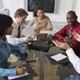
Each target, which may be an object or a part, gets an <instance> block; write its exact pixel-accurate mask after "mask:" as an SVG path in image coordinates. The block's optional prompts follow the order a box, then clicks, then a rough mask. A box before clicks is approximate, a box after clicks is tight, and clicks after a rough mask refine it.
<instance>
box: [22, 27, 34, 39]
mask: <svg viewBox="0 0 80 80" xmlns="http://www.w3.org/2000/svg"><path fill="white" fill-rule="evenodd" d="M21 35H24V36H31V37H34V29H33V27H32V26H26V27H25V28H24V29H23V30H22V33H21Z"/></svg>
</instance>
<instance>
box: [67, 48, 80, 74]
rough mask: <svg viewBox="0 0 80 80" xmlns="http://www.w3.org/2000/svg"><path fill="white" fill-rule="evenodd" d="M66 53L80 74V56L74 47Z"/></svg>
mask: <svg viewBox="0 0 80 80" xmlns="http://www.w3.org/2000/svg"><path fill="white" fill-rule="evenodd" d="M66 54H67V56H68V58H69V61H70V62H71V63H72V65H73V66H74V68H75V70H76V71H77V72H78V73H79V74H80V58H79V57H78V56H76V54H75V52H74V51H73V49H72V48H70V49H68V50H67V51H66Z"/></svg>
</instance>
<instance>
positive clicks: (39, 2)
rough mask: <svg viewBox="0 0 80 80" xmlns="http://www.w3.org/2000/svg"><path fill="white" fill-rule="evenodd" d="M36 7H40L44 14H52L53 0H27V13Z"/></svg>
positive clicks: (53, 8)
mask: <svg viewBox="0 0 80 80" xmlns="http://www.w3.org/2000/svg"><path fill="white" fill-rule="evenodd" d="M36 7H42V8H43V9H44V11H45V12H48V13H54V10H55V0H28V7H27V8H28V9H27V10H28V11H31V12H32V11H34V9H35V8H36Z"/></svg>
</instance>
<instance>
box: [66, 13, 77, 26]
mask: <svg viewBox="0 0 80 80" xmlns="http://www.w3.org/2000/svg"><path fill="white" fill-rule="evenodd" d="M66 19H67V23H68V24H69V25H70V26H71V27H72V26H73V25H74V24H75V23H76V21H77V16H76V15H75V14H74V13H72V12H70V13H68V14H67V16H66Z"/></svg>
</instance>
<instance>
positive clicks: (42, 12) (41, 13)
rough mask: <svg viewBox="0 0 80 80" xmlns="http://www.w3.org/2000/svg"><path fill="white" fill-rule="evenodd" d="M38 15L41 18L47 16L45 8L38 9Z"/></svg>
mask: <svg viewBox="0 0 80 80" xmlns="http://www.w3.org/2000/svg"><path fill="white" fill-rule="evenodd" d="M37 16H38V17H40V18H43V17H44V16H45V14H44V11H43V10H38V11H37Z"/></svg>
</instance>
